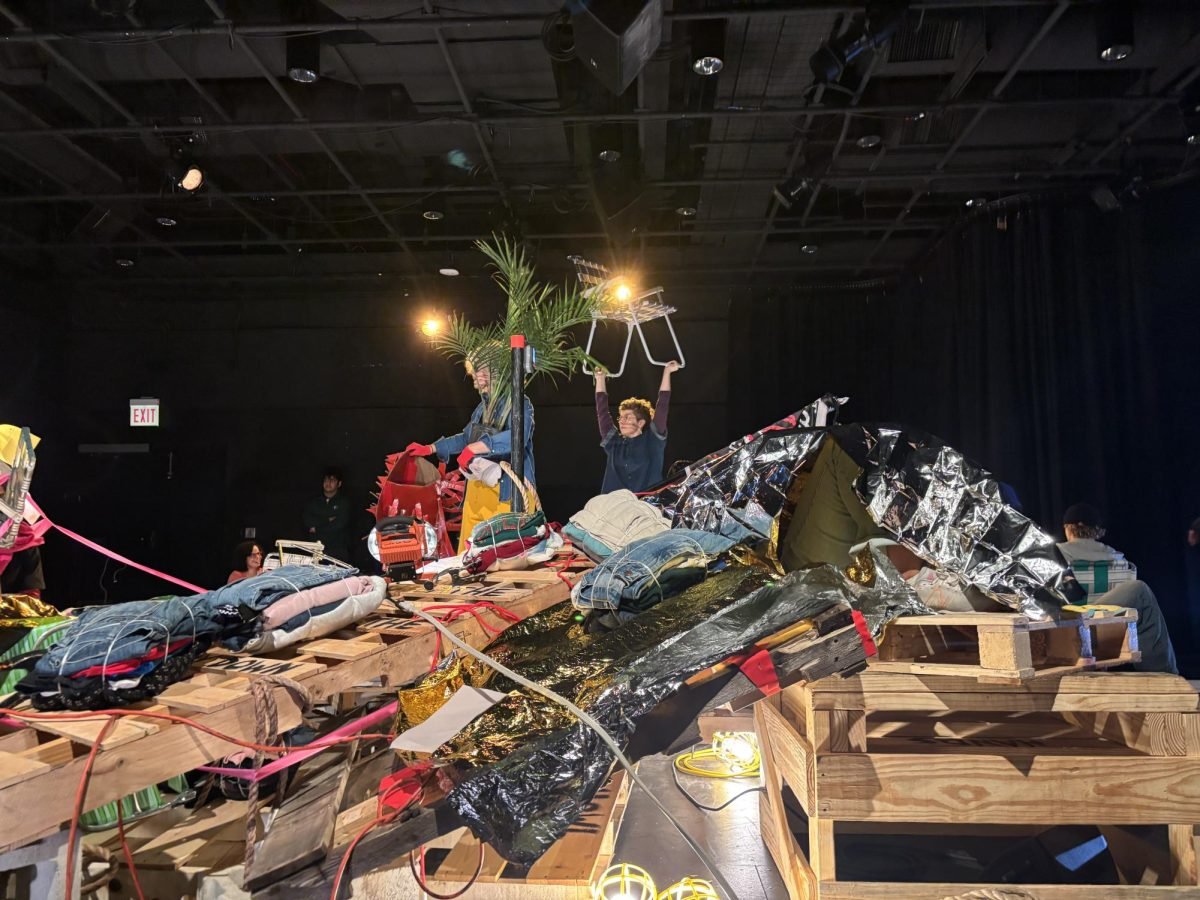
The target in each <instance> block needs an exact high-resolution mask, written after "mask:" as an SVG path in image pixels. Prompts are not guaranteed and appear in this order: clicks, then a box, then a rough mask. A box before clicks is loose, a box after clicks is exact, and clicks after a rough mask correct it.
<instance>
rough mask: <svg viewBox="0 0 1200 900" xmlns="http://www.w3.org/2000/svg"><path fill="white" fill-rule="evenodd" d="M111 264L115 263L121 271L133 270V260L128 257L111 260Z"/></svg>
mask: <svg viewBox="0 0 1200 900" xmlns="http://www.w3.org/2000/svg"><path fill="white" fill-rule="evenodd" d="M113 262H115V263H116V264H117V265H118V266H120V267H121V268H122V269H132V268H133V260H132V259H130V258H129V257H128V256H118V257H117V258H116V259H114V260H113Z"/></svg>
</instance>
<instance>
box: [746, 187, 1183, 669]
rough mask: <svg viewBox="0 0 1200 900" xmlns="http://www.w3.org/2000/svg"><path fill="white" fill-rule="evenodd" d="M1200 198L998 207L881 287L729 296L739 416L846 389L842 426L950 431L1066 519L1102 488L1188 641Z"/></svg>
mask: <svg viewBox="0 0 1200 900" xmlns="http://www.w3.org/2000/svg"><path fill="white" fill-rule="evenodd" d="M1197 199H1200V198H1198V197H1197V192H1195V191H1191V190H1188V191H1181V192H1177V193H1164V194H1159V195H1152V197H1151V199H1150V200H1149V201H1148V202H1146V203H1145V204H1144V205H1140V206H1136V207H1134V208H1132V209H1129V210H1126V211H1123V212H1117V213H1110V214H1102V213H1100V212H1099V211H1098V210H1096V209H1095V208H1094V207H1093V206H1092V205H1091V204H1090V202H1088V201H1086V199H1085V200H1084V202H1082V203H1073V202H1065V201H1064V202H1060V203H1053V204H1052V203H1044V204H1040V205H1025V206H1015V207H1013V208H1010V209H1007V210H1000V211H989V212H988V213H987V214H985V215H982V216H980V217H978V218H977V219H976V220H975V221H973V222H971V223H969V224H966V225H965V226H964V227H962V228H960V229H958V230H956V231H954V232H953V233H951V234H950V235H948V236H947V237H946V238H945V239H944V240H943V241H942V242H941V244H940V245H939V246H938V247H936V248H935V249H934V250H933V252H932V253H931V254H930V255H929V257H928V258H927V259H926V260H924V262H923V263H922V264H921V265H920V266H919V268H918V269H917V271H916V273H915V274H914V275H913V276H912V277H910V278H908V279H907V280H906V281H905V282H904V283H902V284H901V285H900V286H898V287H897V288H895V289H893V290H891V291H888V292H886V293H885V292H869V291H841V292H833V291H813V290H804V291H799V290H797V291H775V292H772V293H771V295H770V296H767V297H760V298H756V299H755V300H753V301H752V302H749V303H746V304H740V305H738V306H735V307H734V312H733V321H732V323H731V335H732V343H733V347H734V348H735V349H734V353H733V361H734V368H733V371H732V384H731V394H732V395H733V396H735V397H738V398H740V399H741V401H742V402H739V403H738V404H736V406H735V408H734V409H733V410H732V411H731V425H733V426H734V427H740V428H749V427H751V426H752V425H753V424H754V423H757V422H761V421H763V420H765V419H766V418H769V417H770V415H773V414H774V413H775V411H776V410H778V409H779V408H781V407H782V406H789V405H794V404H793V403H792V399H793V398H808V397H814V396H818V395H820V394H822V393H824V392H832V393H841V394H845V395H849V396H850V397H851V402H850V404H849V405H848V406H847V407H846V409H845V411H844V414H843V420H844V421H893V422H901V423H907V424H911V425H914V426H918V427H920V428H923V429H926V430H928V431H931V432H934V433H935V434H938V435H940V436H941V437H943V438H944V439H945V440H947V441H948V442H949V443H950V444H952V445H953V446H955V447H957V448H958V449H960V450H962V451H963V452H965V453H967V454H968V455H969V456H971V457H973V458H974V459H976V460H978V461H979V462H980V463H982V464H983V465H984V466H986V467H987V468H989V469H991V470H992V471H993V472H994V473H996V475H997V476H998V477H1000V478H1001V479H1003V480H1005V481H1008V482H1010V483H1011V484H1013V485H1014V486H1015V487H1016V489H1017V491H1018V493H1019V494H1020V496H1021V498H1022V500H1023V502H1024V505H1025V507H1026V511H1027V512H1029V513H1030V514H1031V515H1032V516H1033V518H1034V519H1035V520H1036V521H1039V522H1041V523H1042V524H1043V525H1045V526H1047V527H1049V528H1051V529H1053V530H1055V531H1058V530H1059V523H1060V522H1061V515H1062V511H1063V510H1064V509H1065V508H1066V506H1068V505H1069V504H1071V503H1074V502H1078V501H1090V502H1092V503H1094V504H1096V505H1098V506H1099V507H1100V508H1101V509H1103V510H1106V511H1107V514H1108V518H1109V523H1110V528H1109V536H1108V540H1109V542H1111V543H1112V544H1113V545H1114V546H1117V547H1119V548H1121V549H1122V550H1124V551H1125V552H1126V554H1127V555H1128V556H1129V558H1130V559H1132V560H1133V561H1134V562H1136V563H1137V564H1138V565H1139V571H1140V573H1141V575H1142V577H1143V578H1144V579H1145V580H1147V581H1148V582H1149V583H1150V584H1151V585H1152V587H1153V588H1154V589H1155V591H1156V592H1157V594H1158V595H1159V599H1160V602H1161V603H1162V605H1163V607H1164V610H1165V611H1166V612H1167V614H1168V617H1169V618H1170V620H1171V625H1172V631H1173V633H1174V634H1175V637H1176V642H1177V643H1178V644H1182V647H1181V649H1182V650H1183V652H1187V649H1188V645H1189V644H1190V643H1191V640H1190V638H1191V635H1190V632H1189V629H1190V628H1191V627H1192V624H1193V623H1192V618H1193V617H1192V616H1191V614H1190V610H1189V609H1188V608H1187V602H1186V599H1185V597H1186V594H1185V591H1184V585H1183V540H1184V535H1185V532H1186V523H1187V522H1188V521H1190V519H1191V518H1192V517H1194V516H1196V515H1197V514H1200V494H1198V489H1200V485H1198V483H1197V474H1198V470H1197V454H1196V452H1195V447H1196V446H1197V444H1196V440H1197V438H1198V437H1200V434H1198V433H1197V429H1198V425H1197V414H1198V413H1200V407H1198V404H1197V402H1196V399H1195V388H1194V371H1195V365H1196V359H1197V354H1196V346H1197V338H1198V337H1200V327H1198V326H1200V320H1198V313H1197V305H1196V303H1195V299H1194V298H1195V287H1194V285H1195V284H1196V277H1197V275H1198V274H1200V272H1197V269H1198V268H1200V263H1198V259H1200V253H1198V251H1200V216H1198V215H1197V213H1196V210H1197V209H1200V206H1197Z"/></svg>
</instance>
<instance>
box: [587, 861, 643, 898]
mask: <svg viewBox="0 0 1200 900" xmlns="http://www.w3.org/2000/svg"><path fill="white" fill-rule="evenodd" d="M657 897H658V890H657V889H656V888H655V886H654V879H653V878H651V877H650V873H649V872H647V871H646V870H645V869H643V868H641V867H640V866H635V865H632V864H630V863H618V864H617V865H615V866H609V867H608V868H607V869H605V870H604V873H603V874H602V875H601V876H600V877H599V878H598V879H597V880H596V883H595V884H594V885H592V900H657Z"/></svg>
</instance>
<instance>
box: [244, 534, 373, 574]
mask: <svg viewBox="0 0 1200 900" xmlns="http://www.w3.org/2000/svg"><path fill="white" fill-rule="evenodd" d="M281 566H334V567H336V568H340V569H353V568H354V566H352V565H350V564H349V563H344V562H342V561H341V560H340V559H334V558H333V557H332V556H329V555H327V554H326V553H325V545H324V544H322V543H321V542H320V541H276V542H275V552H274V553H268V554H267V557H266V559H264V560H263V565H262V570H263V571H264V572H269V571H271V570H272V569H278V568H280V567H281Z"/></svg>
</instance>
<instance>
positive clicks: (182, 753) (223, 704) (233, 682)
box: [0, 570, 579, 852]
mask: <svg viewBox="0 0 1200 900" xmlns="http://www.w3.org/2000/svg"><path fill="white" fill-rule="evenodd" d="M516 574H520V575H522V576H523V577H522V579H521V580H519V581H516V582H514V579H513V578H512V577H511V576H512V575H516ZM530 576H532V577H530ZM577 577H579V571H578V570H576V571H575V572H573V573H572V574H569V575H568V578H577ZM488 588H503V589H504V590H505V593H504V594H503V596H498V597H497V596H491V597H488V598H487V599H490V600H491V601H492V602H494V603H496V604H497V605H499V606H502V607H504V608H505V609H507V610H509V611H510V612H512V613H513V614H515V615H517V616H518V617H520V618H522V619H523V618H527V617H529V616H531V615H534V614H535V613H538V612H541V611H542V610H544V609H546V608H548V607H550V606H553V605H554V604H556V603H560V602H562V601H563V600H565V599H567V597H568V595H569V593H570V588H569V587H568V585H567V583H566V582H564V581H563V580H562V579H560V578H559V577H558V576H557V575H556V574H555V573H554V572H550V571H542V572H529V573H500V575H499V576H497V577H493V576H490V575H489V576H488V577H487V578H486V579H485V581H484V582H483V583H482V584H478V585H468V586H465V587H462V588H458V589H456V590H452V591H451V590H448V591H445V592H444V593H443V595H442V596H441V598H440V601H441V602H444V603H445V602H450V603H455V602H461V603H470V602H475V600H477V599H478V598H479V593H480V591H486V590H487V589H488ZM480 615H481V616H482V617H483V619H484V621H485V622H487V623H488V625H490V626H491V628H492V629H494V630H502V629H504V628H507V627H508V626H509V625H510V624H511V623H510V622H509V621H507V620H506V619H503V618H501V617H499V616H497V615H495V614H494V613H492V612H490V611H486V610H484V611H481V612H480ZM449 627H450V629H451V631H453V632H454V634H456V635H457V636H458V637H460V638H462V639H463V640H465V641H467V642H468V643H471V644H472V645H474V646H479V647H482V646H484V645H485V644H486V643H488V641H490V640H491V638H492V635H491V634H490V633H489V632H488V631H487V629H485V628H484V627H483V626H482V625H481V624H480V623H479V622H478V621H476V620H475V618H474V617H473V616H464V617H462V618H460V619H458V620H456V621H454V622H453V623H451V625H450V626H449ZM436 644H437V636H436V632H435V629H434V628H433V627H432V626H431V625H429V624H428V623H425V622H422V621H420V620H419V619H412V618H404V617H401V616H398V615H393V614H389V613H386V612H380V613H377V614H375V615H372V616H370V617H369V618H367V619H365V620H363V621H362V622H360V623H358V624H357V625H356V626H354V627H353V628H351V629H348V630H346V631H342V632H339V633H338V634H336V635H333V636H331V637H328V638H323V639H320V640H315V641H308V642H304V643H300V644H298V645H296V646H294V647H291V648H288V649H286V650H282V651H279V652H277V653H271V654H266V655H263V656H238V655H235V654H231V653H227V652H223V651H214V652H212V653H210V654H208V655H206V656H204V657H202V658H201V659H199V660H197V662H196V665H195V667H194V674H193V675H192V677H191V678H189V679H187V680H185V681H181V682H178V683H176V684H174V685H172V686H171V687H170V688H168V689H167V690H165V691H164V692H163V693H161V694H160V695H159V696H158V697H156V698H155V699H154V701H153V702H148V703H143V704H136V705H135V706H133V707H131V708H133V709H140V710H145V711H153V712H169V713H173V714H177V715H182V716H187V717H189V718H190V719H193V720H195V721H196V722H198V723H201V724H204V725H207V726H209V727H210V728H213V729H215V730H217V731H219V732H222V733H224V734H228V735H230V736H233V737H236V738H240V739H242V740H252V739H253V738H254V735H255V724H256V723H255V716H254V708H253V701H252V699H251V696H250V693H249V685H250V682H251V681H253V680H255V679H256V678H260V677H263V676H265V675H282V676H285V677H287V678H289V679H292V680H294V681H297V682H299V683H300V684H302V685H303V686H304V687H305V688H306V689H307V691H308V693H309V695H310V697H312V698H313V699H314V700H315V701H318V702H319V701H322V700H325V699H327V698H331V697H335V696H337V695H339V694H341V693H342V692H345V691H349V690H351V689H353V688H354V687H355V686H357V685H362V684H365V683H371V682H374V681H375V680H376V679H378V680H379V682H380V683H381V684H382V685H383V686H384V687H385V688H386V687H398V686H401V685H405V684H408V683H410V682H412V681H413V680H415V679H417V678H419V677H420V676H421V675H423V674H425V673H426V672H427V671H428V670H429V665H430V660H431V657H432V654H433V652H434V648H435V646H436ZM274 698H275V702H276V705H277V708H278V716H279V728H280V729H281V730H286V729H290V728H294V727H295V726H297V725H299V724H300V721H301V711H300V707H299V706H298V705H297V703H296V701H295V699H294V698H293V697H291V696H290V695H289V694H288V693H287V692H286V691H285V690H283V689H282V688H276V689H275V690H274ZM103 724H104V722H103V721H101V720H85V721H78V720H71V721H68V720H59V721H42V722H38V723H36V724H35V725H33V726H32V727H28V728H19V729H15V730H14V729H12V728H7V727H0V823H3V825H2V827H0V852H3V851H5V850H9V849H12V848H15V847H20V846H22V845H24V844H26V843H29V842H30V841H34V840H36V839H38V838H40V837H43V836H45V835H47V834H50V833H52V832H53V831H55V830H57V829H58V828H59V827H60V826H61V825H62V824H63V823H65V822H67V821H69V819H70V817H71V815H72V812H73V801H74V796H75V791H76V788H77V786H78V784H79V780H80V776H81V774H82V772H83V767H84V765H85V757H86V756H87V753H88V751H89V750H90V748H91V746H92V744H93V743H95V741H96V738H97V736H98V734H99V732H100V729H101V728H102V727H103ZM236 749H237V748H236V746H235V745H233V744H230V743H229V742H227V741H224V740H221V739H220V738H216V737H212V736H210V735H208V734H205V733H203V732H200V731H198V730H196V729H193V728H190V727H188V726H186V725H183V724H176V723H171V722H167V721H164V720H157V719H151V718H137V717H126V718H123V719H121V720H120V722H119V723H118V724H117V725H116V727H114V728H113V729H112V730H110V732H109V733H108V735H107V736H106V737H105V739H104V741H103V742H102V743H101V750H100V752H99V753H98V754H97V756H96V760H95V764H94V768H93V773H92V777H91V781H90V785H89V788H88V794H87V801H88V806H89V807H94V806H100V805H101V804H104V803H108V802H111V801H113V800H117V799H118V798H120V797H123V796H125V795H126V794H129V793H132V792H134V791H136V790H140V789H142V788H145V787H148V786H149V785H152V784H157V783H158V782H160V781H165V780H166V779H168V778H170V777H172V776H174V775H178V774H180V773H182V772H187V771H189V770H190V769H192V768H194V767H196V766H198V765H203V764H205V763H207V762H210V761H212V760H214V759H220V758H222V757H223V756H226V755H228V754H230V753H232V752H233V751H234V750H236Z"/></svg>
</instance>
